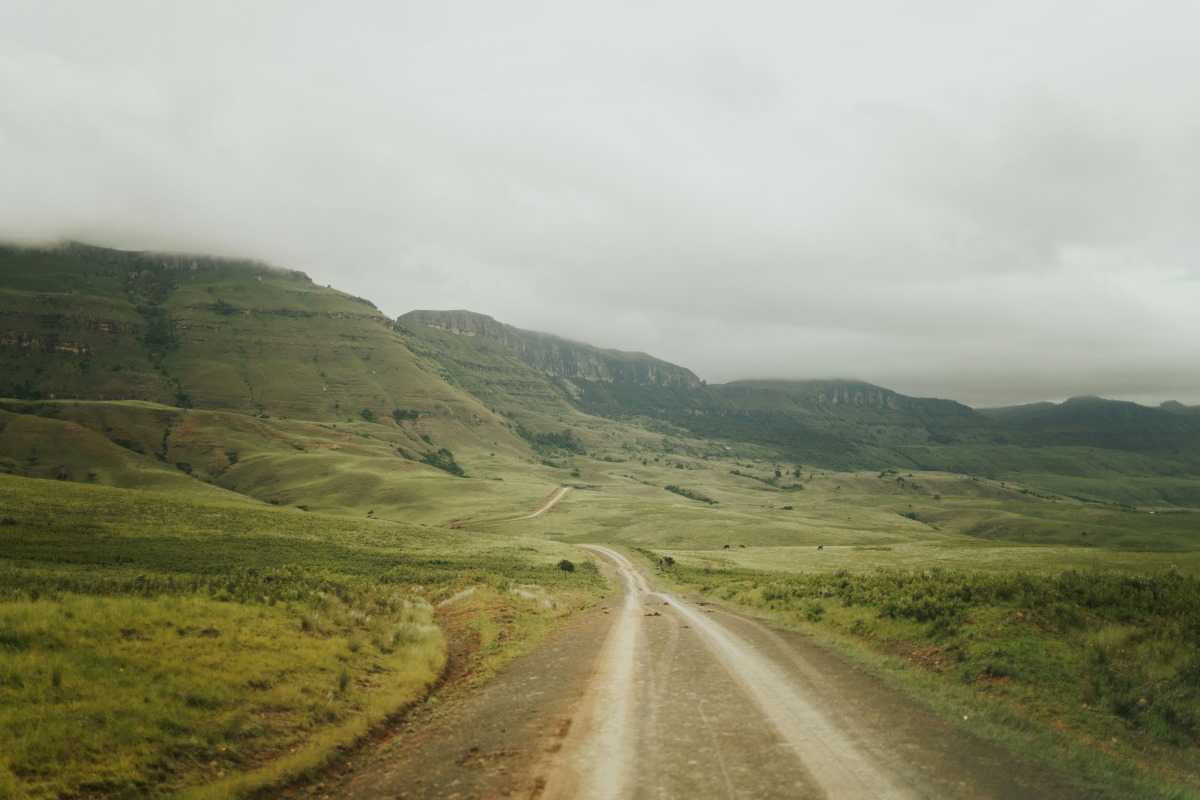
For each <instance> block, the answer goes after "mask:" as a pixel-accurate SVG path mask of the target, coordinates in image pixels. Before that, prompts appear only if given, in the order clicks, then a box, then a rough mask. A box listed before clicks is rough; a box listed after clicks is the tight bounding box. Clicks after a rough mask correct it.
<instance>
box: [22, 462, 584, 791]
mask: <svg viewBox="0 0 1200 800" xmlns="http://www.w3.org/2000/svg"><path fill="white" fill-rule="evenodd" d="M0 508H2V509H3V513H2V514H0V553H2V554H3V557H2V558H0V726H3V729H4V730H6V732H11V733H12V734H13V736H12V737H11V742H12V746H11V747H6V748H5V750H4V753H3V755H0V787H3V790H4V793H5V794H6V796H14V797H36V798H41V797H58V796H64V795H71V794H80V793H82V794H104V795H106V796H122V795H129V796H162V795H165V794H170V793H174V792H177V791H182V790H183V789H185V788H187V787H192V789H195V790H196V792H197V793H198V794H197V796H213V797H218V796H231V795H243V794H246V793H247V792H250V791H252V790H255V789H257V788H261V787H262V786H266V785H273V784H274V783H277V782H279V781H281V780H287V779H291V778H294V777H295V776H296V775H298V774H303V773H305V772H307V771H310V770H312V769H314V768H316V767H318V766H320V765H321V764H323V763H325V762H326V761H327V760H328V759H329V758H330V757H332V756H333V755H334V754H335V753H336V752H337V751H338V750H339V749H340V748H343V747H346V746H348V745H351V744H353V743H354V742H355V741H356V740H357V739H359V738H360V737H361V736H363V735H364V734H365V733H366V732H367V731H368V730H369V729H370V728H371V727H372V726H375V725H378V724H379V723H380V722H381V721H382V720H383V719H385V718H386V717H387V716H388V715H390V714H393V713H395V712H396V711H397V710H399V709H401V708H403V707H404V706H405V705H406V704H408V703H411V702H414V701H416V700H419V699H420V698H421V697H423V695H424V693H425V692H426V691H427V688H428V687H429V685H430V684H431V683H432V682H433V681H434V680H435V679H436V678H437V676H438V674H439V672H440V670H441V668H442V666H443V664H444V662H445V657H446V656H445V652H446V651H445V642H444V640H443V634H442V630H441V626H443V625H445V624H451V623H453V625H457V626H461V627H463V629H464V630H465V631H467V632H468V633H469V635H470V638H471V639H472V640H473V648H474V656H473V658H474V659H475V666H474V667H473V670H474V671H475V672H476V673H478V674H488V673H490V672H491V671H493V670H494V669H496V668H497V667H498V666H499V665H500V664H502V663H504V661H506V660H507V659H509V658H511V657H512V655H513V654H514V653H516V652H520V651H521V650H523V649H525V648H528V647H530V646H532V644H533V643H534V642H536V641H537V639H538V638H539V637H540V636H541V635H542V634H543V633H544V632H545V631H546V630H548V628H549V627H550V626H552V625H553V624H554V622H555V620H557V619H559V618H561V617H562V616H563V615H564V614H566V613H569V612H570V611H571V610H572V609H574V608H576V607H578V606H579V605H580V604H582V603H585V602H588V601H589V600H590V599H593V598H595V597H596V596H597V593H598V592H599V591H602V590H603V587H604V581H603V580H602V578H601V577H600V576H599V574H598V573H597V571H596V570H595V569H592V568H588V569H579V570H576V571H574V572H570V573H568V572H565V571H563V570H561V569H560V568H559V567H558V564H559V562H560V561H561V560H562V559H563V558H564V557H567V556H570V555H573V552H572V549H571V548H569V547H564V546H562V545H556V544H554V543H549V542H540V541H537V540H529V539H525V538H513V537H508V536H501V535H487V536H473V537H470V538H468V537H466V536H464V535H462V534H458V533H454V532H450V531H442V530H436V529H427V528H419V527H415V526H407V525H399V524H395V523H389V522H386V521H380V520H365V519H363V520H351V519H346V518H344V517H331V516H326V515H321V514H316V513H305V512H302V511H299V510H295V509H286V508H273V507H270V506H261V505H253V504H247V503H245V502H244V501H242V502H220V501H213V500H211V499H202V498H197V497H194V496H192V497H189V496H187V495H177V494H171V493H164V492H146V491H130V490H120V489H111V488H105V487H95V486H86V485H78V484H73V483H63V482H52V481H36V480H28V479H23V478H14V477H11V476H0ZM202 787H208V788H206V789H204V788H202ZM189 791H190V790H189Z"/></svg>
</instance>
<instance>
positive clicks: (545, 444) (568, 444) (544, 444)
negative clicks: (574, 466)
mask: <svg viewBox="0 0 1200 800" xmlns="http://www.w3.org/2000/svg"><path fill="white" fill-rule="evenodd" d="M517 435H518V436H520V437H521V438H522V439H524V440H525V441H527V442H529V444H531V445H532V446H533V449H534V450H537V451H538V452H539V453H543V454H545V453H548V452H555V451H559V450H563V451H566V452H568V453H575V454H576V455H583V454H584V453H585V452H586V451H585V450H584V448H583V442H581V441H579V439H578V438H576V436H575V434H574V433H572V432H571V429H570V428H566V429H564V430H563V431H562V432H561V433H534V432H533V431H531V430H529V429H528V428H526V427H525V426H524V425H518V426H517Z"/></svg>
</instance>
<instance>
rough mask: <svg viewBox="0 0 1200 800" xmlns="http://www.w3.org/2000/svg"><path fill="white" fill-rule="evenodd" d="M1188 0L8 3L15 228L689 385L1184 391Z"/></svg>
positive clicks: (4, 157)
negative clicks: (190, 257)
mask: <svg viewBox="0 0 1200 800" xmlns="http://www.w3.org/2000/svg"><path fill="white" fill-rule="evenodd" d="M1197 31H1200V4H1197V3H1195V2H1194V0H1180V2H1155V0H1142V1H1141V2H1132V1H1131V2H1106V1H1105V0H1089V2H1079V1H1078V0H1071V1H1070V2H1059V1H1056V0H1003V2H970V3H967V2H962V1H961V0H910V1H909V2H903V3H901V2H894V0H848V1H843V2H840V3H830V2H819V3H818V2H807V0H790V1H781V2H760V1H758V0H739V2H736V3H735V2H714V1H712V0H690V1H687V2H656V1H655V0H639V1H638V2H625V0H604V2H567V1H566V0H559V1H558V2H544V3H537V2H525V1H524V0H504V2H495V1H494V0H489V2H455V0H428V1H427V2H384V1H383V0H380V1H379V2H357V3H352V2H344V3H332V2H326V3H315V2H296V1H292V0H288V1H284V0H281V1H280V2H251V1H247V0H239V1H238V2H216V1H215V0H206V1H205V2H162V0H144V1H143V2H134V1H133V0H104V2H97V1H96V0H82V1H81V2H58V1H57V0H38V1H37V2H27V1H26V0H0V238H2V239H7V240H18V241H25V242H29V241H46V240H54V239H59V238H63V237H67V238H74V239H80V240H84V241H88V242H92V243H96V244H102V245H107V246H113V247H120V248H128V249H160V250H184V251H189V252H206V253H213V254H218V255H237V256H248V257H252V258H257V259H261V260H265V261H268V262H271V263H274V264H278V265H280V266H285V267H290V268H294V269H301V270H304V271H305V272H307V273H308V274H309V275H310V276H311V277H312V278H313V280H315V281H317V282H318V283H322V284H326V283H328V284H332V285H333V286H335V287H336V288H339V289H342V290H344V291H348V292H350V293H352V294H356V295H361V296H364V297H367V298H369V299H371V300H373V301H374V302H375V303H376V304H377V305H378V306H379V307H380V308H381V309H382V310H383V311H384V312H385V313H387V314H389V315H391V316H398V315H400V314H402V313H404V312H406V311H409V310H412V309H416V308H467V309H471V310H473V311H479V312H482V313H485V314H489V315H491V316H494V317H496V318H497V319H498V320H500V321H502V322H507V323H510V324H513V325H516V326H518V327H521V328H529V329H534V330H543V331H548V332H551V333H557V334H559V335H562V336H566V337H569V338H573V339H578V340H582V341H586V342H590V343H592V344H596V345H599V346H604V347H615V348H620V349H625V350H642V351H646V352H649V353H651V354H653V355H655V356H658V357H660V358H664V359H667V360H668V361H673V362H675V363H678V364H682V365H684V366H687V367H690V368H691V369H692V370H694V371H695V372H696V373H697V374H698V375H700V377H702V378H705V379H707V380H708V381H709V382H710V383H715V382H725V381H729V380H734V379H738V378H750V377H787V378H820V377H847V378H859V379H862V380H866V381H870V382H872V383H876V384H880V385H883V386H886V387H888V388H892V389H895V390H897V391H900V392H903V393H905V394H911V395H918V396H937V397H946V398H951V399H956V400H959V401H961V402H965V403H967V404H969V405H973V406H985V405H1001V404H1009V403H1018V402H1029V401H1036V400H1043V399H1050V400H1060V399H1063V398H1066V397H1069V396H1072V395H1077V394H1099V395H1102V396H1105V397H1115V398H1122V399H1132V400H1137V401H1139V402H1145V403H1158V402H1160V401H1162V400H1167V399H1178V400H1181V401H1183V402H1186V403H1190V404H1198V403H1200V46H1197V39H1196V36H1197Z"/></svg>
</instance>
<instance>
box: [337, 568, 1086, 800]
mask: <svg viewBox="0 0 1200 800" xmlns="http://www.w3.org/2000/svg"><path fill="white" fill-rule="evenodd" d="M583 548H584V549H586V550H588V551H589V552H590V553H591V554H593V556H595V557H596V558H597V559H599V560H602V563H604V564H605V568H606V569H611V570H615V572H616V573H617V575H618V577H619V579H620V583H621V587H622V594H621V595H620V596H619V597H617V598H613V599H612V600H610V601H608V602H606V603H604V604H602V605H601V606H600V607H598V608H597V609H594V610H593V611H591V612H588V613H585V614H584V615H582V616H581V617H580V618H579V619H577V620H575V621H574V622H572V623H570V624H568V627H567V629H566V630H564V631H562V632H561V633H560V634H558V635H556V636H555V637H554V638H553V640H552V641H551V642H549V643H548V644H547V645H545V646H544V647H542V648H541V649H539V650H538V651H537V652H534V653H531V654H529V655H527V656H525V657H522V658H520V659H518V660H517V661H515V662H513V663H512V664H511V665H509V667H507V668H506V669H505V670H503V671H502V672H501V673H500V674H499V675H497V677H496V678H495V680H493V681H492V682H491V683H489V684H488V685H487V686H486V687H485V688H484V689H482V690H481V691H479V692H477V693H475V694H473V695H470V696H468V697H466V698H465V699H463V700H462V701H461V702H459V703H455V704H452V705H453V706H454V707H453V708H451V709H449V710H448V711H446V712H445V713H444V714H442V715H441V716H440V718H437V719H434V720H432V721H431V722H429V723H427V724H424V725H422V726H420V727H419V729H417V730H416V731H415V732H414V733H412V734H411V735H410V736H407V737H404V738H403V740H402V741H400V742H399V743H397V744H394V745H393V746H391V747H388V748H385V749H384V750H383V751H381V752H380V753H379V754H378V756H377V758H376V759H375V761H374V763H372V764H370V765H368V766H367V767H365V768H363V769H361V770H359V771H357V772H355V773H354V774H353V775H351V776H349V778H348V779H347V780H346V781H345V782H344V783H343V784H341V785H340V786H338V787H337V788H336V790H335V791H332V792H331V793H330V794H329V796H336V797H346V798H384V797H388V798H491V797H520V798H537V800H567V799H568V798H570V799H572V800H574V799H575V798H579V799H580V800H610V799H612V800H616V799H617V798H637V799H639V800H640V799H641V798H647V799H649V798H680V800H683V799H685V798H686V799H689V800H690V799H696V800H702V799H703V798H828V800H841V799H842V798H847V799H850V798H853V799H854V800H860V799H861V798H971V799H972V800H977V799H981V798H995V799H996V800H1009V799H1011V800H1017V799H1018V798H1020V800H1026V798H1075V797H1082V796H1083V795H1081V794H1079V793H1077V792H1075V791H1074V790H1073V789H1072V788H1071V787H1069V786H1068V785H1067V784H1065V783H1064V782H1063V781H1061V779H1059V778H1058V777H1057V776H1055V775H1053V774H1051V773H1049V772H1047V771H1045V770H1043V769H1040V768H1038V767H1036V766H1032V765H1029V764H1026V763H1024V762H1021V761H1019V760H1017V759H1015V758H1014V757H1013V756H1012V755H1011V754H1009V753H1008V752H1007V751H1006V750H1004V749H1003V748H1001V747H999V746H997V745H995V744H992V743H989V742H986V741H984V740H982V739H980V738H978V737H976V736H974V735H972V734H971V733H970V732H969V731H965V730H962V729H959V728H957V727H952V726H951V725H950V724H949V723H948V722H946V721H945V720H943V719H942V718H941V717H938V716H936V715H934V714H933V713H931V712H929V711H928V710H926V709H924V708H922V707H920V706H917V705H915V704H913V703H912V702H911V701H908V700H907V699H905V698H903V697H902V696H900V695H899V694H897V693H896V692H895V691H894V690H892V689H889V688H887V687H886V686H884V685H882V684H881V683H880V682H879V681H878V680H877V679H875V678H873V677H871V676H869V675H867V674H865V673H864V672H862V671H861V670H859V669H857V668H856V667H854V666H853V665H852V664H850V663H849V662H847V661H845V660H844V659H843V658H841V657H839V656H836V655H833V654H831V653H829V652H826V651H824V650H822V649H820V648H817V647H814V646H813V645H811V644H809V643H808V642H806V641H805V639H804V638H803V637H802V636H800V635H799V634H795V633H790V632H785V631H776V630H772V629H770V628H768V627H766V626H765V625H763V624H761V623H759V622H756V621H753V620H749V619H746V618H744V617H741V616H739V615H736V614H733V613H730V612H727V611H724V610H720V609H718V608H717V607H715V606H711V605H708V604H706V603H704V602H702V601H693V600H688V599H684V598H680V597H677V596H675V595H671V594H667V593H664V592H659V591H657V590H656V589H655V588H654V586H653V585H652V584H651V583H650V582H649V580H648V579H647V577H646V576H645V575H644V574H643V573H642V572H641V571H640V570H639V569H638V567H637V566H636V565H635V564H633V562H631V561H630V560H629V559H628V558H626V557H625V556H624V555H623V554H621V553H619V552H617V551H616V550H613V549H611V548H607V547H601V546H598V545H584V546H583Z"/></svg>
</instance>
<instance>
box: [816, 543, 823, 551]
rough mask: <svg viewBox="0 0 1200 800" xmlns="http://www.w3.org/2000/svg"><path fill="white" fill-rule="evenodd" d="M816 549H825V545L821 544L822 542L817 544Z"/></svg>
mask: <svg viewBox="0 0 1200 800" xmlns="http://www.w3.org/2000/svg"><path fill="white" fill-rule="evenodd" d="M817 549H818V550H824V549H825V545H823V544H819V545H817Z"/></svg>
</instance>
